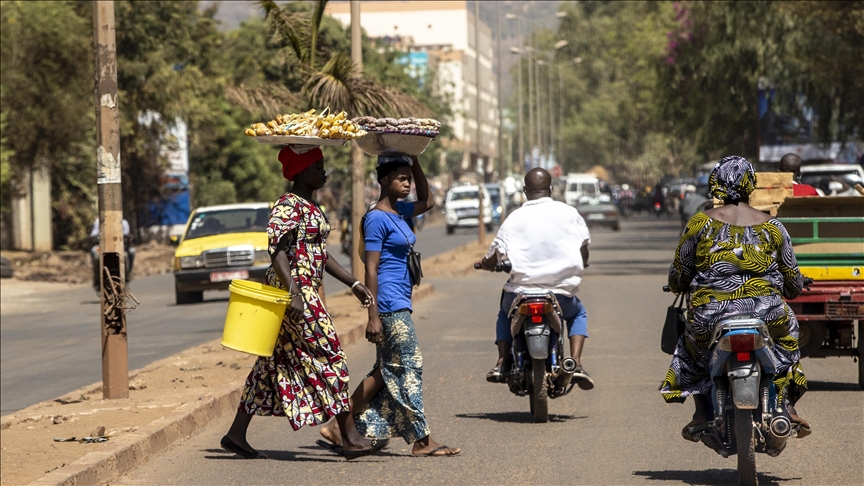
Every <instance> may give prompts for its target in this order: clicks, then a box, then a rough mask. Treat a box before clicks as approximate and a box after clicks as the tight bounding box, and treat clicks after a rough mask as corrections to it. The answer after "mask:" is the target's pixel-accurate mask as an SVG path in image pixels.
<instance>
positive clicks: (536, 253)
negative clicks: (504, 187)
mask: <svg viewBox="0 0 864 486" xmlns="http://www.w3.org/2000/svg"><path fill="white" fill-rule="evenodd" d="M586 241H587V242H588V243H591V234H590V233H589V232H588V225H586V224H585V220H584V219H582V215H581V214H579V211H577V210H576V208H574V207H572V206H569V205H567V204H564V203H562V202H558V201H553V200H552V198H549V197H542V198H540V199H534V200H533V201H527V202H526V203H525V204H523V205H522V207H521V208H519V209H517V210H515V211H513V213H511V214H510V215H508V216H507V219H505V220H504V223H503V224H501V228H499V229H498V235H497V236H495V239H494V240H493V241H492V245H491V246H490V247H489V252H488V253H487V255H486V256H487V257H491V256H492V255H493V254H495V253H496V252H498V253H499V254H501V255H507V258H509V259H510V263H511V264H512V265H513V270H512V271H511V272H510V280H508V281H507V283H506V284H505V285H504V290H505V291H507V292H521V291H524V290H541V289H548V290H551V291H553V292H555V293H556V294H563V295H566V296H573V295H574V294H576V292H577V291H578V290H579V284H580V283H581V282H582V271H583V270H584V269H585V264H584V263H583V262H582V252H581V251H580V250H581V248H582V244H583V243H585V242H586Z"/></svg>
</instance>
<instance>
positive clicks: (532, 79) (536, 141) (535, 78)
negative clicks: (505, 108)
mask: <svg viewBox="0 0 864 486" xmlns="http://www.w3.org/2000/svg"><path fill="white" fill-rule="evenodd" d="M566 16H567V12H563V11H561V12H555V14H553V15H549V16H546V17H542V18H539V19H526V18H524V17H522V16H520V15H516V14H512V13H508V14H505V15H504V17H505V18H507V19H508V20H516V21H517V22H518V26H517V32H518V33H519V37H520V38H521V37H522V23H523V22H527V23H529V24H532V25H538V24H541V23H543V22H547V21H549V20H554V19H556V18H558V19H560V18H562V17H566ZM562 42H563V44H562ZM523 43H524V42H523ZM530 44H531V45H528V46H525V47H524V48H523V49H519V48H515V47H513V48H511V49H510V52H512V53H513V54H518V55H519V56H520V57H519V77H520V82H519V98H520V99H519V118H520V120H519V156H520V157H521V158H522V160H524V158H525V152H524V138H523V128H522V125H523V122H522V119H521V118H522V100H521V94H522V89H521V87H522V83H521V76H522V57H521V54H522V53H523V52H527V53H528V134H529V138H531V140H530V146H531V152H532V160H533V150H534V147H535V146H538V147H539V146H540V145H541V144H542V142H541V140H542V138H541V126H540V95H539V91H540V87H539V84H540V78H539V75H540V72H539V68H537V67H536V66H535V65H534V60H533V59H532V51H533V50H534V49H533V44H534V38H533V36H532V37H531V41H530ZM559 44H560V45H561V47H564V46H566V45H567V41H559V42H557V43H556V44H555V45H556V49H560V47H557V46H558V45H559ZM535 69H537V71H534V70H535ZM535 73H536V74H535ZM535 86H536V88H535ZM535 90H536V91H537V98H536V100H537V110H538V112H537V115H538V116H537V122H538V123H537V131H536V133H535V130H534V103H532V100H531V98H532V92H534V91H535ZM535 136H536V138H535Z"/></svg>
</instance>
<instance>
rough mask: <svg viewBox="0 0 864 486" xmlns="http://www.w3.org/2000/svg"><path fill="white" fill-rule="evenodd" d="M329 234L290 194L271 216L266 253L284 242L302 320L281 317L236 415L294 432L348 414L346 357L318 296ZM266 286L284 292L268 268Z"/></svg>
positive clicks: (317, 215)
mask: <svg viewBox="0 0 864 486" xmlns="http://www.w3.org/2000/svg"><path fill="white" fill-rule="evenodd" d="M329 233H330V224H329V223H328V222H327V219H326V218H325V217H324V214H323V213H321V211H320V210H319V209H318V207H317V206H316V205H314V204H312V203H311V202H309V201H306V200H305V199H303V198H301V197H299V196H297V195H295V194H291V193H286V194H284V195H283V196H282V197H281V198H280V199H279V200H278V201H276V205H275V206H274V207H273V211H272V212H271V213H270V223H269V224H268V226H267V237H268V240H269V248H268V250H269V252H270V254H271V255H273V253H274V252H275V251H276V247H277V245H278V243H279V241H280V240H281V239H282V238H283V237H287V238H289V240H288V245H287V249H286V252H287V253H288V259H289V260H290V261H291V275H292V276H293V277H294V281H295V282H296V283H297V285H298V286H299V287H300V288H301V289H302V292H303V307H304V311H303V319H302V321H300V322H293V321H291V320H290V319H289V318H288V314H287V313H286V314H285V317H284V318H283V319H282V329H281V330H280V331H279V338H278V340H277V341H276V349H275V350H274V351H273V356H271V357H268V358H258V361H256V362H255V366H254V367H253V368H252V372H251V373H249V376H248V377H247V378H246V386H245V387H244V389H243V396H242V398H241V400H240V410H241V411H243V412H245V413H248V414H254V415H275V416H282V417H288V419H289V420H290V422H291V427H292V428H293V429H294V430H297V429H299V428H300V427H302V426H304V425H318V424H323V423H324V422H326V421H327V420H329V419H330V418H331V417H333V416H335V415H336V414H339V413H341V412H347V411H348V410H349V405H348V366H347V364H346V361H345V353H344V352H343V351H342V346H341V345H340V343H339V337H338V336H336V329H335V327H334V326H333V321H332V320H331V319H330V314H328V313H327V309H325V308H324V305H323V303H322V302H321V299H320V297H319V296H318V288H319V287H320V286H321V279H322V278H323V276H324V264H325V263H326V259H327V254H326V253H325V251H324V248H325V241H326V239H327V235H328V234H329ZM267 283H268V284H269V285H272V286H274V287H279V288H283V289H284V288H286V286H285V285H283V284H282V282H281V281H280V280H279V277H278V276H277V275H276V272H275V271H274V270H273V267H272V266H271V267H270V269H268V270H267Z"/></svg>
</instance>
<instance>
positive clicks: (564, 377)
mask: <svg viewBox="0 0 864 486" xmlns="http://www.w3.org/2000/svg"><path fill="white" fill-rule="evenodd" d="M574 371H576V360H575V359H573V358H564V359H562V360H561V369H560V370H559V371H558V376H556V377H555V380H554V383H555V388H556V389H558V390H564V389H566V388H567V386H569V385H570V381H571V380H572V379H573V372H574Z"/></svg>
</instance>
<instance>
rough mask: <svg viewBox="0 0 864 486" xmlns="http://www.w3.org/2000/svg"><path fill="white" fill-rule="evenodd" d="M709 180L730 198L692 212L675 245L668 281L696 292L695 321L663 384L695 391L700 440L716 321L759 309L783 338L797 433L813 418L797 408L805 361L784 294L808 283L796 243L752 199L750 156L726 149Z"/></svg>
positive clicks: (783, 398) (783, 377) (783, 366)
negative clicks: (807, 418) (802, 361)
mask: <svg viewBox="0 0 864 486" xmlns="http://www.w3.org/2000/svg"><path fill="white" fill-rule="evenodd" d="M708 183H709V185H710V188H711V193H712V194H713V195H714V196H715V197H716V198H718V199H721V200H723V206H722V207H719V208H715V209H710V210H708V211H705V212H704V213H697V214H696V215H694V216H693V217H692V218H690V221H688V223H687V227H686V228H685V230H684V234H683V235H682V236H681V241H680V243H679V244H678V249H677V250H676V251H675V261H674V262H673V263H672V266H671V268H670V269H669V287H671V288H672V291H674V292H689V293H690V295H691V300H690V309H689V313H688V314H689V321H688V322H687V324H686V326H685V332H684V335H683V336H681V338H680V339H679V340H678V346H677V347H676V349H675V354H674V356H673V358H672V364H671V366H670V368H669V371H668V372H667V373H666V379H665V380H664V381H663V384H662V385H661V387H660V392H661V393H662V394H663V398H664V399H665V400H666V402H667V403H671V402H679V403H683V402H684V401H685V400H686V398H687V397H693V400H694V402H696V412H695V413H694V414H693V419H692V420H691V421H690V423H689V424H687V426H685V427H684V430H682V431H681V434H682V435H683V436H684V438H685V439H687V440H694V441H695V440H696V438H694V437H693V436H691V435H690V434H688V433H687V429H688V427H694V426H696V425H700V424H703V423H705V422H708V421H709V420H711V419H712V418H713V413H712V405H711V400H710V394H711V379H710V376H709V374H708V360H709V357H710V356H709V346H710V344H711V336H712V333H713V331H714V326H715V325H716V324H717V323H719V322H720V321H722V320H724V319H727V318H729V317H732V316H735V315H740V314H750V315H758V316H760V317H761V318H762V319H763V320H764V321H765V323H766V324H767V325H768V330H769V332H770V334H771V338H772V339H773V340H774V343H775V344H776V346H775V348H774V353H775V357H776V358H777V362H778V365H779V366H778V372H777V374H776V377H775V380H774V385H775V386H776V388H777V405H778V408H780V409H782V408H784V406H785V407H786V408H787V410H788V412H789V416H790V419H791V420H792V421H793V422H795V423H798V424H801V431H800V432H799V434H798V436H799V437H803V436H805V435H807V434H809V433H810V424H808V423H807V422H806V421H804V420H803V419H801V418H800V417H799V416H798V415H797V413H796V412H795V408H794V404H795V402H797V401H798V399H799V398H800V397H801V395H803V393H804V392H805V391H806V389H807V380H806V379H805V378H804V374H803V372H802V370H801V365H800V363H799V362H798V360H799V358H800V352H799V350H798V321H797V320H796V319H795V314H793V313H792V310H791V309H789V306H787V305H786V303H785V302H784V301H783V298H784V297H786V298H790V299H791V298H795V297H797V296H798V294H800V293H801V288H802V284H803V279H802V277H801V272H800V271H799V270H798V262H797V261H796V259H795V253H794V252H793V251H792V243H791V241H790V239H789V235H788V234H787V233H786V228H784V227H783V225H782V224H781V223H780V222H779V221H777V219H775V218H772V217H770V216H768V215H767V214H765V213H763V212H761V211H758V210H756V209H754V208H752V207H750V205H749V204H748V202H749V195H750V193H751V192H753V189H754V188H755V186H756V173H755V172H754V171H753V167H752V166H751V165H750V163H749V162H748V161H747V160H745V159H743V158H741V157H737V156H729V157H725V158H724V159H722V160H721V161H720V162H718V163H717V165H716V166H715V167H714V170H713V171H712V172H711V176H710V178H709V181H708ZM790 384H791V385H792V386H790Z"/></svg>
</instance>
